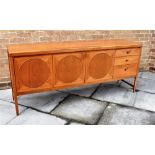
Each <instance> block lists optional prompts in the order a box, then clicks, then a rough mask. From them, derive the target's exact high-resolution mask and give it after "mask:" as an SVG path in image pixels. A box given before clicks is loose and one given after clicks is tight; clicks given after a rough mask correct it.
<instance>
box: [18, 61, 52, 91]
mask: <svg viewBox="0 0 155 155" xmlns="http://www.w3.org/2000/svg"><path fill="white" fill-rule="evenodd" d="M49 72H50V70H49V68H48V66H47V64H46V62H44V61H43V60H41V59H37V58H36V59H29V60H27V61H25V62H24V63H23V64H22V66H21V67H20V69H19V74H20V79H21V81H22V83H23V84H24V85H25V86H27V87H30V88H37V87H40V86H41V85H43V84H44V83H45V82H46V81H47V79H48V77H49Z"/></svg>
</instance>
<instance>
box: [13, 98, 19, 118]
mask: <svg viewBox="0 0 155 155" xmlns="http://www.w3.org/2000/svg"><path fill="white" fill-rule="evenodd" d="M14 101H15V108H16V115H17V116H18V115H19V109H18V98H17V96H14Z"/></svg>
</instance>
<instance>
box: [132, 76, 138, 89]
mask: <svg viewBox="0 0 155 155" xmlns="http://www.w3.org/2000/svg"><path fill="white" fill-rule="evenodd" d="M136 81H137V77H135V78H134V84H133V92H135V91H136Z"/></svg>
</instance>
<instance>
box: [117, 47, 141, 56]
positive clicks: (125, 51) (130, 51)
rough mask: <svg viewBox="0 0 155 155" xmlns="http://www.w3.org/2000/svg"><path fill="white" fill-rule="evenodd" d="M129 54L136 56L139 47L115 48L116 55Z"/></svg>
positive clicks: (138, 53) (138, 52)
mask: <svg viewBox="0 0 155 155" xmlns="http://www.w3.org/2000/svg"><path fill="white" fill-rule="evenodd" d="M130 55H137V56H138V55H140V49H139V48H129V49H120V50H116V57H122V56H130Z"/></svg>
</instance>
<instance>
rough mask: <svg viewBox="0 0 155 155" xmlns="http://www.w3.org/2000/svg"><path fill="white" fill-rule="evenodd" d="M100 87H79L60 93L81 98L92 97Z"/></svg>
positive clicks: (96, 85)
mask: <svg viewBox="0 0 155 155" xmlns="http://www.w3.org/2000/svg"><path fill="white" fill-rule="evenodd" d="M98 85H99V84H95V85H88V86H82V87H78V88H70V89H64V90H60V91H62V92H67V93H71V94H75V95H79V96H84V97H90V96H91V94H92V93H93V92H94V91H95V90H96V88H97V87H98Z"/></svg>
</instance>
